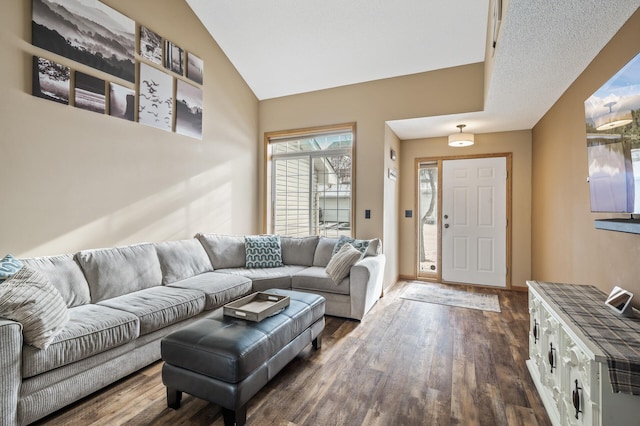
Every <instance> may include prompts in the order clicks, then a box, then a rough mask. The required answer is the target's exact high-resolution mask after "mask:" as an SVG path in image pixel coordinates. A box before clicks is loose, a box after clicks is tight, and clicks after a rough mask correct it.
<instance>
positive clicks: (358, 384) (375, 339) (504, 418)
mask: <svg viewBox="0 0 640 426" xmlns="http://www.w3.org/2000/svg"><path fill="white" fill-rule="evenodd" d="M406 285H407V283H406V282H402V281H401V282H399V283H398V284H396V285H395V286H393V287H392V288H391V289H390V290H388V291H387V293H386V294H385V296H384V297H383V298H382V299H380V301H379V302H378V303H377V304H376V306H374V308H373V309H372V310H371V312H370V313H369V314H368V315H367V316H366V317H365V319H364V321H362V322H357V321H351V320H345V319H339V318H334V317H327V322H326V328H325V332H324V337H323V344H322V349H321V350H320V351H318V352H316V351H314V350H313V349H312V348H311V346H310V345H309V347H307V348H306V349H305V350H304V351H303V352H302V353H301V354H300V355H299V356H298V357H297V358H296V359H294V360H293V361H292V362H291V363H290V364H289V365H287V366H286V367H285V368H284V369H283V370H282V371H281V372H280V373H279V374H278V375H277V376H276V377H275V378H274V379H273V380H272V381H271V382H270V383H269V384H267V386H266V387H265V388H263V389H262V391H260V392H259V393H258V394H257V395H256V396H255V397H254V398H253V399H252V400H251V401H250V402H249V405H248V413H247V416H248V418H247V423H248V424H249V425H287V426H297V425H323V426H324V425H385V426H386V425H394V426H395V425H438V426H446V425H491V426H493V425H549V424H550V422H549V419H548V417H547V415H546V412H545V411H544V407H543V406H542V402H541V400H540V398H539V396H538V393H537V391H536V390H535V387H534V385H533V382H532V381H531V378H530V377H529V373H528V371H527V369H526V366H525V363H524V362H525V360H526V359H527V352H528V340H527V335H528V328H529V322H528V318H529V315H528V311H527V293H525V292H517V291H504V290H494V289H487V288H476V287H464V286H463V287H461V286H456V287H455V288H456V289H466V290H468V291H473V292H481V293H495V294H498V296H499V299H500V305H501V308H502V312H501V313H494V312H484V311H479V310H473V309H465V308H458V307H450V306H444V305H436V304H430V303H423V302H417V301H412V300H405V299H401V298H400V294H401V293H402V290H403V289H404V288H405V286H406ZM424 285H427V286H440V285H441V284H428V283H425V284H424ZM161 367H162V362H157V363H155V364H153V365H151V366H149V367H147V368H145V369H143V370H141V371H139V372H137V373H135V374H133V375H131V376H129V377H128V378H126V379H124V380H121V381H119V382H117V383H115V384H113V385H112V386H109V387H108V388H105V389H103V390H102V391H100V392H97V393H95V394H94V395H92V396H90V397H88V398H85V399H83V400H82V401H79V402H78V403H76V404H73V405H71V406H70V407H67V408H65V409H64V410H61V411H59V412H57V413H54V414H53V415H51V416H49V417H47V418H46V419H44V420H43V421H41V422H39V424H42V425H61V424H65V425H171V426H178V425H223V420H222V414H221V411H220V409H219V407H217V406H215V405H213V404H210V403H207V402H206V401H202V400H199V399H196V398H194V397H191V396H190V395H187V394H185V395H184V397H183V401H182V406H181V408H180V409H179V410H176V411H174V410H171V409H169V408H167V405H166V399H165V388H164V386H163V385H162V380H161V377H160V371H161Z"/></svg>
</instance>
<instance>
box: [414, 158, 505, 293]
mask: <svg viewBox="0 0 640 426" xmlns="http://www.w3.org/2000/svg"><path fill="white" fill-rule="evenodd" d="M493 157H505V159H506V168H507V187H506V198H507V199H506V208H507V211H506V215H507V232H506V239H507V241H506V253H505V254H506V266H507V273H506V280H505V283H506V287H501V288H507V289H511V259H512V254H511V251H512V244H511V235H512V226H511V223H512V218H511V214H512V206H511V200H512V178H511V177H512V157H513V154H512V153H511V152H503V153H493V154H478V155H460V156H448V157H423V158H416V160H415V173H416V177H415V178H414V182H417V181H418V180H417V174H418V173H419V167H420V164H421V163H428V162H437V164H438V182H439V184H438V209H439V214H440V218H439V223H440V231H439V234H440V235H442V225H443V223H444V222H443V217H442V214H443V213H442V208H441V207H442V162H443V161H445V160H464V159H472V158H493ZM416 186H417V185H416ZM419 196H420V194H419V188H417V190H416V195H415V203H416V205H417V203H418V202H419V198H418V197H419ZM415 211H417V210H415ZM415 223H416V234H415V235H416V243H415V245H414V250H416V253H415V255H414V259H416V263H415V265H414V271H415V272H414V277H415V279H424V280H427V281H432V280H433V279H429V278H426V277H420V275H419V273H418V272H419V267H420V265H419V262H418V257H419V256H418V254H417V253H418V252H417V250H418V244H419V238H418V233H419V229H420V228H419V226H420V223H419V220H417V218H416V220H415ZM438 245H439V247H438V276H437V277H434V278H436V279H437V281H439V282H442V283H445V284H459V283H455V282H447V281H443V280H442V238H438Z"/></svg>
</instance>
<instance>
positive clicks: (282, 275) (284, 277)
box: [216, 265, 305, 292]
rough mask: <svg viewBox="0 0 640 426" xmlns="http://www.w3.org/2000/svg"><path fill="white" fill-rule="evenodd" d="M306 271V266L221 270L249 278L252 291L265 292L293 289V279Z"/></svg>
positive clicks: (221, 271)
mask: <svg viewBox="0 0 640 426" xmlns="http://www.w3.org/2000/svg"><path fill="white" fill-rule="evenodd" d="M303 269H305V267H304V266H297V265H285V266H281V267H279V268H255V269H249V268H229V269H219V270H217V271H216V272H219V273H221V274H232V275H240V276H243V277H247V278H249V279H250V280H251V290H252V291H254V292H255V291H264V290H267V289H270V288H291V277H292V276H293V275H294V274H295V273H297V272H299V271H301V270H303Z"/></svg>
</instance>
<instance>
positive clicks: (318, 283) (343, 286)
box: [291, 266, 351, 294]
mask: <svg viewBox="0 0 640 426" xmlns="http://www.w3.org/2000/svg"><path fill="white" fill-rule="evenodd" d="M350 282H351V281H350V277H348V276H347V277H346V278H344V279H343V280H342V281H341V282H340V284H339V285H336V283H334V282H333V280H332V279H331V278H329V274H327V271H326V269H325V268H323V267H322V266H311V267H309V268H306V269H303V270H302V271H300V272H298V273H296V274H295V275H294V276H293V277H291V288H292V289H294V290H304V291H310V292H314V291H320V292H323V293H336V294H349V293H350V287H351V286H350Z"/></svg>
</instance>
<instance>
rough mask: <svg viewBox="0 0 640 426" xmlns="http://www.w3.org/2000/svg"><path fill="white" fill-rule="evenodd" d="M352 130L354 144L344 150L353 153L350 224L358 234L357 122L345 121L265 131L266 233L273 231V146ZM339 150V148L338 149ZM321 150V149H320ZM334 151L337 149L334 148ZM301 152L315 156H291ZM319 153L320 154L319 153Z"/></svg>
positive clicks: (264, 205)
mask: <svg viewBox="0 0 640 426" xmlns="http://www.w3.org/2000/svg"><path fill="white" fill-rule="evenodd" d="M344 132H351V135H352V144H351V149H348V148H344V149H343V150H342V151H343V152H345V153H346V152H347V151H348V153H349V154H350V155H351V212H350V225H351V236H352V237H353V236H354V235H356V223H355V212H356V139H357V133H356V123H355V122H352V123H343V124H334V125H327V126H318V127H309V128H302V129H293V130H282V131H275V132H265V133H264V169H263V170H264V174H263V194H264V198H263V215H262V217H263V220H262V231H263V232H264V233H272V232H273V231H274V229H273V207H274V206H273V182H272V177H273V147H274V146H275V144H276V143H278V142H282V141H285V140H287V139H296V138H308V137H313V136H316V135H318V136H319V135H323V134H332V133H344ZM338 150H339V149H338ZM319 152H320V151H319ZM331 152H332V153H335V152H336V151H334V150H332V151H331ZM300 154H303V156H305V157H313V155H311V153H306V154H305V153H304V152H302V153H301V152H298V153H291V157H292V158H293V157H296V156H297V157H299V156H300ZM318 155H319V154H318ZM288 156H289V154H279V155H278V157H280V158H281V159H282V158H284V157H288Z"/></svg>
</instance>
